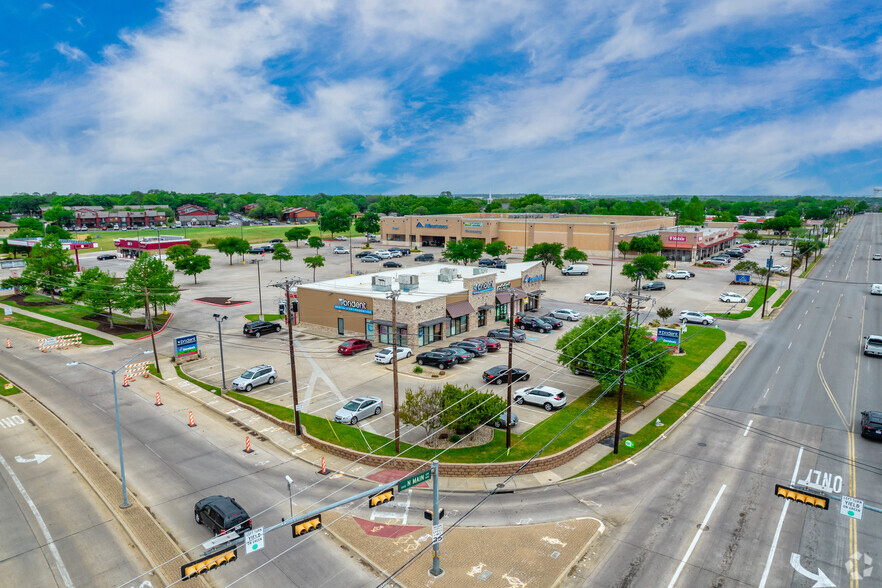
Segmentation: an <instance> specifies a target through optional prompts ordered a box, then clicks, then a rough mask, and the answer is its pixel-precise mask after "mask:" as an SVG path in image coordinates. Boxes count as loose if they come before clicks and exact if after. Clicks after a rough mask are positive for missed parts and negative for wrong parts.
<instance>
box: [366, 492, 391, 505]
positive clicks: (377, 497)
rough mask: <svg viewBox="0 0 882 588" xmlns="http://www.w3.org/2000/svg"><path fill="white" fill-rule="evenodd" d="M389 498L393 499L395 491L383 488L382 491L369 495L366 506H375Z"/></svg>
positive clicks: (387, 500)
mask: <svg viewBox="0 0 882 588" xmlns="http://www.w3.org/2000/svg"><path fill="white" fill-rule="evenodd" d="M390 500H395V491H394V489H392V488H389V489H388V490H383V491H382V492H378V493H377V494H374V495H373V496H371V499H370V502H368V507H370V508H374V507H375V506H378V505H380V504H385V503H387V502H389V501H390Z"/></svg>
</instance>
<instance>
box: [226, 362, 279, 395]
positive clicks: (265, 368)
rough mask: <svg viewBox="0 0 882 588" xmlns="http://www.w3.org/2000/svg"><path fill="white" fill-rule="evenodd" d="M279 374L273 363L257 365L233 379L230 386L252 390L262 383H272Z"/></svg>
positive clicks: (246, 390) (247, 390)
mask: <svg viewBox="0 0 882 588" xmlns="http://www.w3.org/2000/svg"><path fill="white" fill-rule="evenodd" d="M277 377H278V374H277V373H276V370H275V368H273V366H271V365H256V366H254V367H253V368H251V369H249V370H246V371H245V373H243V374H242V375H241V376H239V377H238V378H236V379H235V380H233V382H232V384H230V386H231V387H232V388H233V390H242V391H244V392H251V389H252V388H254V387H255V386H260V385H261V384H272V383H273V382H275V381H276V378H277Z"/></svg>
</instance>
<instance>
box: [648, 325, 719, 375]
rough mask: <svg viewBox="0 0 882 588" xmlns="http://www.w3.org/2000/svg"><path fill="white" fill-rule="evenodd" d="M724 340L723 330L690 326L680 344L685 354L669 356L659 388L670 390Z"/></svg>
mask: <svg viewBox="0 0 882 588" xmlns="http://www.w3.org/2000/svg"><path fill="white" fill-rule="evenodd" d="M725 340H726V333H725V331H721V330H720V329H713V328H706V327H698V328H697V330H696V327H695V326H690V327H689V329H688V330H687V331H686V336H685V337H684V338H683V343H682V344H681V345H680V350H681V351H683V352H684V353H685V355H678V356H675V357H672V358H671V368H670V369H669V370H668V373H667V375H666V376H665V379H664V380H662V383H661V385H660V386H659V390H670V389H671V388H673V387H674V386H675V385H676V384H677V383H678V382H679V381H680V380H682V379H683V378H685V377H686V376H688V375H689V374H691V373H692V372H693V371H694V370H695V368H697V367H698V366H700V365H701V364H702V363H704V360H706V359H707V358H708V357H710V354H711V353H713V352H714V351H716V349H717V347H719V346H720V345H722V344H723V341H725Z"/></svg>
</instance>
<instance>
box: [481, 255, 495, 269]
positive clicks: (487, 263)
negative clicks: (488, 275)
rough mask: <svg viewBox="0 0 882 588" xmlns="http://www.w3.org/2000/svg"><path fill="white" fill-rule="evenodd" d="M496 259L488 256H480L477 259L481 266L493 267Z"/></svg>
mask: <svg viewBox="0 0 882 588" xmlns="http://www.w3.org/2000/svg"><path fill="white" fill-rule="evenodd" d="M496 261H497V260H496V259H491V258H489V257H482V258H481V259H479V260H478V265H479V266H481V267H493V266H495V265H496Z"/></svg>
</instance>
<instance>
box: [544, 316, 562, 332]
mask: <svg viewBox="0 0 882 588" xmlns="http://www.w3.org/2000/svg"><path fill="white" fill-rule="evenodd" d="M541 318H542V320H543V321H545V322H546V323H549V324H550V325H551V328H553V329H559V328H561V327H563V321H561V320H560V319H556V318H554V317H553V316H551V315H550V314H546V315H545V316H543V317H541Z"/></svg>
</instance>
